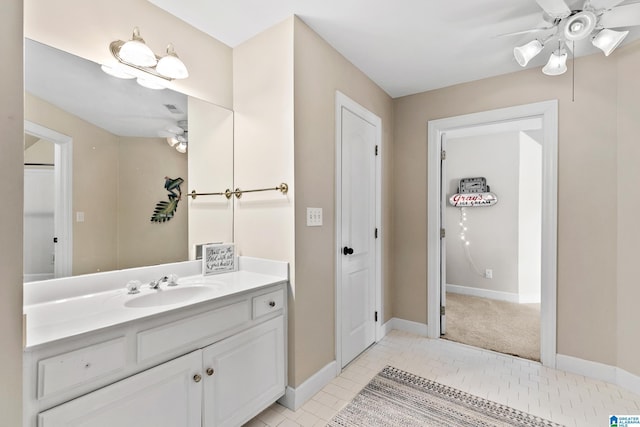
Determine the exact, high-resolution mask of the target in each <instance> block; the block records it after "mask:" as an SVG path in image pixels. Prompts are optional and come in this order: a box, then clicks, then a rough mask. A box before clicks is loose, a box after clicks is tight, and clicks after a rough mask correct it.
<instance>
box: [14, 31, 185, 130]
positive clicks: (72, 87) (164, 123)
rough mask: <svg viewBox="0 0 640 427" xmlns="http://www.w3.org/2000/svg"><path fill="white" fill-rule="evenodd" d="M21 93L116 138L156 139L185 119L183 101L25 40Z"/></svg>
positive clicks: (168, 92)
mask: <svg viewBox="0 0 640 427" xmlns="http://www.w3.org/2000/svg"><path fill="white" fill-rule="evenodd" d="M25 89H26V91H27V92H29V93H31V94H32V95H35V96H37V97H38V98H41V99H43V100H45V101H47V102H49V103H50V104H53V105H55V106H56V107H59V108H61V109H63V110H65V111H67V112H69V113H71V114H73V115H75V116H77V117H80V118H81V119H83V120H85V121H87V122H89V123H92V124H94V125H96V126H98V127H100V128H102V129H105V130H107V131H108V132H110V133H112V134H114V135H118V136H128V137H158V136H160V135H159V132H161V131H163V130H166V129H167V128H168V127H169V126H175V125H176V123H177V122H178V121H179V120H186V119H187V96H186V95H184V94H181V93H178V92H175V91H172V90H169V89H163V90H152V89H147V88H144V87H142V86H140V85H138V84H137V83H136V81H135V79H130V80H124V79H118V78H115V77H112V76H109V75H107V74H105V73H104V72H103V71H102V70H101V69H100V65H98V64H96V63H94V62H91V61H88V60H86V59H83V58H80V57H77V56H75V55H71V54H69V53H66V52H63V51H61V50H58V49H54V48H52V47H50V46H47V45H44V44H42V43H38V42H35V41H33V40H30V39H25ZM87 100H91V102H87ZM166 105H173V106H175V107H176V110H174V112H171V111H170V110H169V109H168V108H167V107H166Z"/></svg>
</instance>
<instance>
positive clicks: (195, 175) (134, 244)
mask: <svg viewBox="0 0 640 427" xmlns="http://www.w3.org/2000/svg"><path fill="white" fill-rule="evenodd" d="M25 90H26V94H25V218H24V231H25V233H24V235H25V246H24V248H25V254H24V258H25V262H24V265H25V281H35V280H44V279H50V278H54V277H64V276H68V275H79V274H88V273H96V272H103V271H111V270H116V269H122V268H131V267H140V266H147V265H155V264H162V263H169V262H178V261H185V260H188V259H194V257H195V245H196V244H201V243H208V242H230V241H232V240H233V203H232V201H230V200H227V199H226V198H224V197H217V198H216V197H209V198H206V197H205V198H200V197H199V198H197V199H195V200H192V199H191V198H190V197H188V193H189V192H190V191H192V190H193V189H196V190H197V191H199V192H218V191H222V192H223V191H224V190H225V189H227V188H230V189H233V112H232V111H230V110H228V109H225V108H222V107H219V106H217V105H214V104H211V103H208V102H205V101H202V100H199V99H195V98H192V97H188V96H186V95H184V94H181V93H178V92H175V91H172V90H170V89H162V90H154V89H149V88H146V87H143V86H141V85H139V84H138V83H137V82H136V81H135V79H130V80H125V79H119V78H115V77H112V76H110V75H107V74H106V73H104V72H103V71H102V70H101V67H100V65H99V64H96V63H94V62H91V61H88V60H86V59H84V58H79V57H77V56H75V55H72V54H69V53H67V52H63V51H60V50H58V49H55V48H52V47H50V46H47V45H45V44H42V43H39V42H36V41H33V40H29V39H26V40H25ZM172 136H180V137H181V138H185V139H186V141H187V143H186V153H183V152H181V151H183V150H180V151H179V150H177V149H176V146H174V147H172V146H171V145H170V144H169V143H168V138H171V137H172ZM178 139H180V138H178ZM180 148H182V147H180ZM178 178H181V179H182V180H183V182H182V183H181V184H180V186H179V188H178V187H176V188H173V186H172V185H171V184H175V183H177V182H178V181H173V180H176V179H178ZM167 187H169V188H167ZM180 192H181V197H180ZM170 195H173V196H171V197H173V198H175V197H174V196H176V195H177V196H178V197H180V200H179V202H178V204H177V209H175V213H174V215H173V217H172V218H171V219H170V220H166V221H151V218H152V215H153V213H154V208H155V207H156V205H157V203H158V202H161V201H167V202H169V201H171V200H172V198H171V197H170Z"/></svg>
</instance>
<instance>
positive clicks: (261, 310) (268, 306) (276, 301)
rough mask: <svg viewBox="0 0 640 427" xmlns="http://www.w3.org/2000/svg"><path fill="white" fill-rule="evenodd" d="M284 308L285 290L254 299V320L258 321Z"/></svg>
mask: <svg viewBox="0 0 640 427" xmlns="http://www.w3.org/2000/svg"><path fill="white" fill-rule="evenodd" d="M283 308H284V290H282V289H280V290H277V291H273V292H269V293H268V294H264V295H259V296H257V297H253V318H254V319H256V318H258V317H260V316H264V315H265V314H269V313H273V312H274V311H278V310H282V309H283Z"/></svg>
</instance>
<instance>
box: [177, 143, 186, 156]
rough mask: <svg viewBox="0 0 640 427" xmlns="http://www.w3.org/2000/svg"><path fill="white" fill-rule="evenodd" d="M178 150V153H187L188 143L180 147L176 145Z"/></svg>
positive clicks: (181, 144) (180, 144)
mask: <svg viewBox="0 0 640 427" xmlns="http://www.w3.org/2000/svg"><path fill="white" fill-rule="evenodd" d="M176 150H177V151H178V153H182V154H184V153H186V152H187V143H186V142H181V143H179V144H178V145H176Z"/></svg>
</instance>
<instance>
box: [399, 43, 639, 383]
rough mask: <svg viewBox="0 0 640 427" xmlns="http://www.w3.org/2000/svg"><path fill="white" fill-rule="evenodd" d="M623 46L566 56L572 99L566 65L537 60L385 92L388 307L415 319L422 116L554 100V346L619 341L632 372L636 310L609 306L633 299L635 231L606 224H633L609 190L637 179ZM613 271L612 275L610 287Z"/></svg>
mask: <svg viewBox="0 0 640 427" xmlns="http://www.w3.org/2000/svg"><path fill="white" fill-rule="evenodd" d="M634 46H635V47H630V48H628V49H625V50H620V51H618V52H615V53H614V54H613V55H611V56H610V57H608V58H605V57H604V56H602V55H593V56H589V57H585V58H581V59H578V60H577V61H576V82H575V83H576V86H575V94H576V99H575V102H572V101H571V74H572V73H571V69H570V70H569V72H567V73H566V74H564V75H562V76H559V77H548V76H545V75H543V74H542V73H541V72H540V69H532V70H526V71H522V72H518V73H513V74H508V75H504V76H499V77H494V78H490V79H485V80H481V81H477V82H471V83H466V84H461V85H457V86H452V87H449V88H444V89H439V90H434V91H431V92H425V93H421V94H416V95H412V96H407V97H403V98H399V99H396V100H395V110H394V114H395V124H396V126H395V134H394V143H395V144H396V146H395V152H394V161H395V166H394V171H395V175H394V183H395V187H394V189H395V191H394V194H395V195H396V196H395V197H394V200H393V204H394V206H395V211H394V228H393V231H394V234H395V243H396V245H395V248H394V251H393V252H392V253H393V256H394V259H393V264H394V272H395V274H394V285H395V288H394V313H395V316H396V317H400V318H403V319H407V320H413V321H416V322H422V323H426V319H427V310H426V303H427V298H426V287H427V286H426V283H427V278H426V273H427V272H426V258H427V250H428V249H427V243H426V242H427V239H426V226H427V221H426V218H427V216H426V205H427V204H426V197H427V179H426V177H427V171H426V159H427V143H426V141H427V134H426V130H427V121H429V120H431V119H438V118H443V117H451V116H457V115H461V114H466V113H472V112H478V111H485V110H491V109H495V108H502V107H508V106H512V105H519V104H526V103H531V102H537V101H544V100H549V99H556V98H557V99H559V153H558V162H559V167H558V169H559V171H558V181H559V196H558V199H559V200H558V324H557V328H558V338H557V340H558V345H557V350H558V353H561V354H565V355H570V356H574V357H578V358H582V359H586V360H591V361H596V362H600V363H605V364H608V365H616V364H617V363H618V355H617V354H616V353H617V351H616V349H617V348H618V346H621V347H620V349H621V350H620V355H619V356H620V365H621V366H622V367H625V368H626V369H628V370H630V371H631V372H633V373H635V374H638V373H640V362H639V359H638V358H637V357H635V358H634V357H633V354H634V353H635V354H636V355H637V352H638V348H637V346H638V342H640V340H639V339H638V329H637V327H636V328H634V327H633V326H632V325H636V326H637V324H638V320H639V318H638V315H637V314H635V313H637V310H632V309H631V307H624V308H625V309H626V310H625V313H626V314H618V315H617V316H618V317H619V319H617V318H616V314H614V313H616V312H618V313H621V310H620V308H621V307H619V300H621V299H622V300H624V301H628V303H627V304H631V303H632V301H633V300H634V299H633V298H632V297H634V296H635V297H636V299H635V301H637V297H638V290H637V286H635V285H631V283H634V284H637V279H636V280H635V282H634V281H633V267H632V266H633V264H632V263H633V261H634V260H633V258H634V255H635V254H637V248H636V247H635V243H634V242H635V240H636V239H635V238H637V233H636V234H635V235H634V234H633V233H635V232H632V233H631V234H632V235H633V237H632V238H629V239H627V238H626V237H625V238H624V240H623V239H620V238H619V237H618V236H620V234H622V233H627V232H628V231H627V230H628V229H623V230H622V231H620V232H619V231H618V227H617V225H624V226H626V227H630V228H631V229H633V227H634V226H633V219H632V216H631V215H632V213H631V212H633V211H634V210H635V209H630V208H637V202H636V201H625V200H624V198H623V197H622V196H623V194H622V193H620V194H619V196H620V197H617V191H616V190H619V189H621V188H620V187H618V185H620V186H623V187H624V185H627V184H626V183H624V184H623V183H622V181H623V180H624V179H627V178H630V180H629V185H633V184H631V183H633V182H637V172H635V171H637V168H636V167H634V162H637V161H639V160H640V157H639V153H638V148H637V144H634V143H633V142H632V141H633V140H634V138H636V135H637V131H638V124H637V122H638V121H637V112H638V106H637V101H634V98H635V99H636V100H637V95H638V92H637V88H638V83H637V81H636V78H635V77H634V72H633V71H632V70H634V69H635V68H634V67H637V64H638V62H640V61H639V58H640V53H638V50H639V49H638V45H637V43H636V44H635V45H634ZM569 67H571V64H569ZM629 107H630V109H628V108H629ZM619 110H620V111H621V114H620V115H619V114H618V111H619ZM619 122H620V125H619ZM619 129H620V131H621V132H620V133H621V135H620V136H621V138H620V139H618V130H619ZM636 139H637V138H636ZM618 163H620V165H618ZM618 166H620V167H618ZM634 174H635V175H634ZM634 177H635V178H636V181H634V180H633V178H634ZM629 190H630V192H631V193H633V191H632V190H631V188H629ZM407 194H410V195H411V197H406V195H407ZM619 202H621V203H622V205H621V206H620V209H619V208H618V203H619ZM623 207H624V209H622V208H623ZM623 211H624V213H622V212H623ZM627 212H628V213H627ZM635 229H637V227H636V228H635ZM617 255H619V256H620V257H619V258H618V256H617ZM618 272H620V277H621V278H623V279H624V281H621V284H620V286H618V285H617V278H618ZM623 320H624V321H623ZM622 339H625V341H624V343H622V342H621V340H622ZM629 342H632V344H630V345H631V346H632V347H633V348H634V350H633V351H630V352H629V353H628V354H624V355H623V351H622V348H623V346H625V345H629ZM626 351H627V350H626V349H625V352H626Z"/></svg>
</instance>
